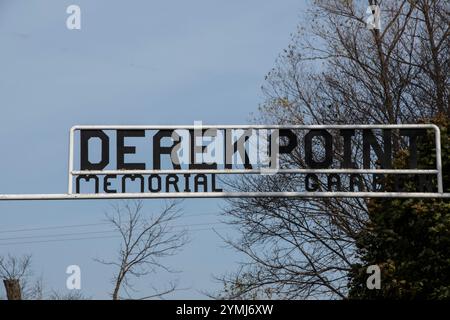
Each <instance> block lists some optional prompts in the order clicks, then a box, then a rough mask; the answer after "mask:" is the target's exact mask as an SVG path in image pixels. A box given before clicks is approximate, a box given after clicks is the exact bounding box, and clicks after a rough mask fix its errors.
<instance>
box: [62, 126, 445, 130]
mask: <svg viewBox="0 0 450 320" xmlns="http://www.w3.org/2000/svg"><path fill="white" fill-rule="evenodd" d="M199 127H201V128H202V129H305V130H307V129H414V128H415V129H434V130H439V127H438V126H436V125H434V124H354V125H335V124H333V125H328V124H325V125H251V124H249V125H208V124H202V125H201V126H200V125H76V126H73V127H72V128H71V130H72V131H75V130H133V129H134V130H163V129H188V130H189V129H197V128H199Z"/></svg>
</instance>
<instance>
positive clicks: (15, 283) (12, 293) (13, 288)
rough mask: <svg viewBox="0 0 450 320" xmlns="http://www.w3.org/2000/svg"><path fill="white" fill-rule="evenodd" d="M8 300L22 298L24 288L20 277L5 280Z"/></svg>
mask: <svg viewBox="0 0 450 320" xmlns="http://www.w3.org/2000/svg"><path fill="white" fill-rule="evenodd" d="M3 284H4V285H5V290H6V296H7V297H8V300H22V290H21V288H20V282H19V280H18V279H7V280H3Z"/></svg>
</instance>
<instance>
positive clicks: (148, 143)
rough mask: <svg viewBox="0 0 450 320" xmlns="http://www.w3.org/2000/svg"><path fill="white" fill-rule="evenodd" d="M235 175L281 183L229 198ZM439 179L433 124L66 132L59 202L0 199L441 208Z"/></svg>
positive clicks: (1, 196)
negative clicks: (424, 146) (352, 200)
mask: <svg viewBox="0 0 450 320" xmlns="http://www.w3.org/2000/svg"><path fill="white" fill-rule="evenodd" d="M429 132H433V134H434V141H435V150H436V154H435V159H436V161H435V166H434V167H432V168H421V167H420V163H418V159H420V157H419V156H420V155H418V153H419V152H420V151H419V150H418V142H419V141H420V139H422V138H423V137H425V136H427V135H428V133H429ZM399 144H400V146H399ZM399 147H400V148H404V149H405V150H408V164H407V165H406V167H405V168H400V169H399V168H393V159H394V154H393V153H394V152H395V150H397V149H398V148H399ZM241 175H251V176H253V177H254V178H255V179H259V178H262V179H264V176H266V175H280V177H287V178H286V179H285V180H286V181H288V183H284V184H281V186H277V188H271V187H268V188H266V189H264V190H261V189H258V190H256V189H255V190H251V189H249V190H248V191H246V192H242V191H235V190H233V188H231V189H229V186H230V184H231V185H232V183H230V181H231V182H232V181H234V180H233V177H236V176H241ZM442 177H443V175H442V162H441V145H440V131H439V128H438V127H437V126H435V125H432V124H414V125H406V124H403V125H296V126H279V125H239V126H234V125H201V124H200V125H198V124H195V125H185V126H142V125H137V126H136V125H133V126H123V125H118V126H104V125H99V126H95V125H90V126H74V127H72V128H71V130H70V142H69V166H68V191H67V193H63V194H0V200H70V199H74V200H75V199H125V198H239V197H291V198H300V197H302V198H305V197H307V198H315V197H333V198H334V197H367V198H380V197H382V198H392V197H398V198H448V197H450V194H448V193H444V188H443V181H442ZM227 181H228V183H227ZM259 181H264V180H259ZM411 181H415V183H412V185H413V186H412V187H411ZM223 182H225V183H223ZM227 187H228V189H227ZM275 189H276V190H275Z"/></svg>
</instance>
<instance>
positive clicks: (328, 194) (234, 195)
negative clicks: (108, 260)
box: [0, 192, 450, 201]
mask: <svg viewBox="0 0 450 320" xmlns="http://www.w3.org/2000/svg"><path fill="white" fill-rule="evenodd" d="M167 198H450V193H425V192H411V193H407V192H199V193H193V192H178V193H96V194H0V201H13V200H92V199H167Z"/></svg>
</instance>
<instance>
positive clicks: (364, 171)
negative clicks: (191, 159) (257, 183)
mask: <svg viewBox="0 0 450 320" xmlns="http://www.w3.org/2000/svg"><path fill="white" fill-rule="evenodd" d="M71 173H72V175H74V176H79V175H90V174H92V175H107V174H117V175H124V174H141V175H149V174H188V173H190V174H200V173H204V174H271V173H277V174H301V173H359V174H372V173H380V174H437V173H438V170H421V169H399V170H396V169H278V170H273V169H178V170H177V169H167V170H79V171H72V172H71Z"/></svg>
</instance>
